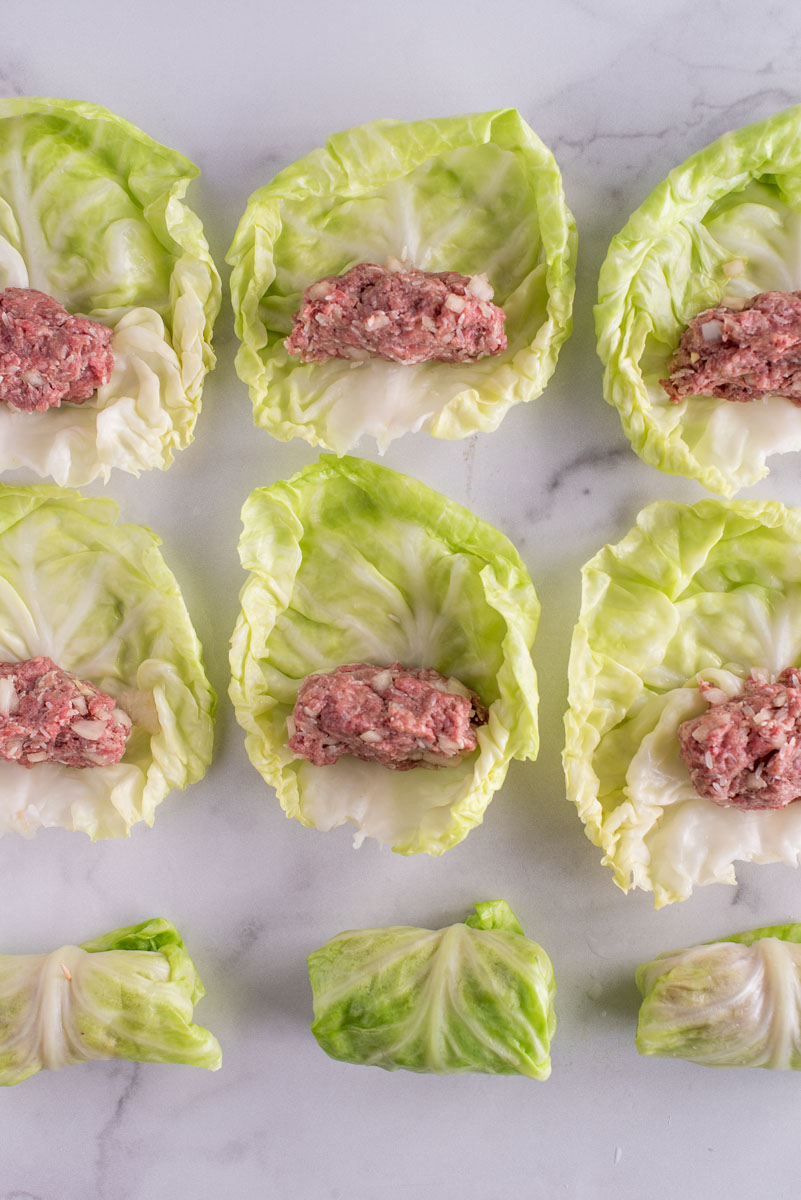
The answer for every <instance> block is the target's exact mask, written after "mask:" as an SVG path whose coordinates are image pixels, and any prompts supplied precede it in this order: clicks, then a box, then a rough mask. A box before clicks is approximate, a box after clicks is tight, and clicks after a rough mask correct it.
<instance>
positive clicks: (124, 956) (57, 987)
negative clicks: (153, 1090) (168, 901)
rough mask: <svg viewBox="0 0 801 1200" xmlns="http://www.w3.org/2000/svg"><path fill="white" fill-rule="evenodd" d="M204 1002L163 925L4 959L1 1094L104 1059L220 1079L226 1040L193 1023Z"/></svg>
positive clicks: (0, 977)
mask: <svg viewBox="0 0 801 1200" xmlns="http://www.w3.org/2000/svg"><path fill="white" fill-rule="evenodd" d="M204 992H205V989H204V987H203V984H202V983H201V981H200V978H199V976H198V973H197V971H196V970H195V966H194V964H193V962H192V960H191V958H190V957H189V955H188V954H187V952H186V949H185V948H184V943H183V941H182V939H181V936H180V934H179V933H178V931H177V929H175V927H174V926H173V925H171V924H170V922H169V921H165V920H162V919H154V920H151V921H144V922H142V924H140V925H131V926H128V927H127V928H125V929H115V930H114V931H113V933H108V934H106V935H105V936H104V937H101V938H97V939H95V940H94V941H91V942H84V943H83V945H81V946H61V947H59V948H58V949H57V950H53V951H52V952H51V953H50V954H0V1086H3V1087H8V1086H11V1085H12V1084H15V1083H22V1082H23V1080H25V1079H29V1078H30V1076H31V1075H35V1074H36V1072H37V1071H41V1070H43V1069H49V1070H51V1071H55V1070H59V1069H60V1068H61V1067H67V1066H70V1065H72V1064H73V1063H81V1062H90V1061H92V1060H93V1059H102V1058H129V1059H134V1060H136V1061H137V1062H157V1063H168V1062H169V1063H186V1064H188V1065H190V1066H195V1067H208V1068H209V1069H210V1070H212V1071H216V1070H217V1069H218V1068H219V1067H220V1066H221V1065H222V1053H221V1051H220V1047H219V1044H218V1042H217V1039H216V1038H215V1037H214V1036H213V1035H212V1034H211V1033H209V1031H208V1030H207V1029H203V1027H202V1026H200V1025H194V1024H193V1023H192V1014H193V1006H194V1005H195V1004H196V1003H197V1002H198V1000H200V998H201V996H203V994H204Z"/></svg>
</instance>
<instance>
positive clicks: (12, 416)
mask: <svg viewBox="0 0 801 1200" xmlns="http://www.w3.org/2000/svg"><path fill="white" fill-rule="evenodd" d="M197 173H198V171H197V167H195V166H194V165H193V164H192V163H191V162H189V160H188V159H186V158H184V157H183V155H181V154H177V153H176V152H175V151H174V150H168V149H166V148H165V147H164V146H160V145H159V144H158V143H157V142H154V141H153V140H152V138H149V137H147V136H146V134H144V133H142V132H141V130H139V129H137V128H135V126H133V125H130V124H129V123H128V122H127V121H123V120H122V119H121V118H120V117H117V116H115V115H114V114H113V113H111V112H109V111H108V110H107V109H104V108H99V107H97V106H96V105H94V104H84V103H80V102H75V101H69V100H49V99H33V98H27V97H23V98H12V99H6V100H0V289H4V288H7V287H19V288H37V289H38V290H39V291H42V292H46V293H48V295H50V296H53V297H55V299H56V300H58V301H59V302H60V303H61V304H63V305H64V306H65V307H66V308H67V309H68V310H69V311H70V312H72V313H74V314H80V315H81V316H85V317H90V318H92V319H93V320H96V321H101V322H102V323H103V324H104V325H108V326H109V327H110V328H111V329H112V330H113V337H112V342H111V349H112V352H113V355H114V370H113V372H112V375H111V378H110V379H109V381H108V383H106V384H103V385H102V386H101V387H100V388H99V389H98V391H97V393H96V395H95V396H93V397H91V398H90V399H89V400H87V401H86V402H85V403H84V404H81V405H76V404H69V403H64V404H62V405H61V406H60V407H58V408H51V409H49V410H48V411H47V412H41V413H39V412H34V413H25V412H17V411H15V410H14V409H12V408H9V407H8V406H7V405H4V404H3V405H0V470H9V469H11V468H13V467H27V468H30V469H32V470H33V471H35V472H36V473H37V474H38V475H44V476H47V475H49V476H52V477H53V478H54V479H55V480H56V482H57V483H60V484H65V485H68V486H70V487H77V486H80V485H82V484H85V483H88V482H89V481H90V480H92V479H95V478H96V477H97V476H102V478H104V479H107V478H108V476H109V472H110V471H111V469H112V468H113V467H117V468H120V469H121V470H123V471H128V472H131V473H133V474H134V475H138V474H139V473H140V471H143V470H148V469H149V468H152V467H159V468H161V469H164V468H166V467H168V466H169V465H170V463H171V462H172V460H173V455H174V451H175V450H178V449H182V448H183V447H184V446H186V445H187V444H188V443H189V442H190V441H191V440H192V437H193V430H194V427H195V421H196V419H197V414H198V411H199V409H200V396H201V388H202V384H203V377H204V375H205V374H206V372H207V371H208V370H209V369H210V368H211V367H212V366H213V364H214V356H213V354H212V351H211V331H212V326H213V323H214V318H215V317H216V315H217V311H218V309H219V306H220V281H219V276H218V274H217V271H216V269H215V267H214V264H213V262H212V260H211V256H210V255H209V250H208V246H207V244H206V240H205V238H204V236H203V228H202V226H201V223H200V221H199V219H198V217H197V216H196V215H195V214H194V213H193V212H191V211H190V209H188V208H187V207H186V205H185V204H184V203H183V196H184V194H185V192H186V189H187V186H188V184H189V182H190V181H191V180H192V179H193V178H194V177H195V176H196V175H197Z"/></svg>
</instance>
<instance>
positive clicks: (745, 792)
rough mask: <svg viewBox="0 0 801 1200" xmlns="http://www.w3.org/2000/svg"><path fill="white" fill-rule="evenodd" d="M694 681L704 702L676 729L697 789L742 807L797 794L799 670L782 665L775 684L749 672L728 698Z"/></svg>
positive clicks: (776, 803)
mask: <svg viewBox="0 0 801 1200" xmlns="http://www.w3.org/2000/svg"><path fill="white" fill-rule="evenodd" d="M699 686H700V690H701V692H702V694H703V695H705V696H706V697H707V699H709V700H710V706H709V708H708V709H707V711H706V712H704V713H701V715H700V716H698V717H693V718H692V720H689V721H685V722H683V724H681V725H680V726H679V731H678V733H679V745H680V747H681V753H682V756H683V758H684V761H685V762H686V764H687V768H688V770H689V772H690V778H691V780H692V783H693V787H694V788H695V790H696V791H697V792H698V794H699V795H700V796H705V797H707V799H709V800H714V801H715V803H716V804H721V805H723V806H728V805H734V806H736V807H737V808H746V809H767V808H785V807H786V806H787V805H788V804H792V803H793V801H795V800H799V799H801V670H799V669H798V668H796V667H787V668H786V670H784V671H782V673H781V675H779V677H778V679H777V680H776V682H775V683H768V682H767V681H766V680H765V678H764V677H761V678H760V677H759V676H758V675H756V674H753V673H752V674H751V675H749V677H748V679H747V680H746V681H745V688H744V689H743V691H742V692H741V694H740V695H739V696H735V697H734V698H733V699H728V698H727V697H726V695H725V693H724V692H721V691H720V690H719V689H717V688H714V687H712V686H711V685H710V684H708V683H704V682H703V681H702V682H701V683H700V685H699Z"/></svg>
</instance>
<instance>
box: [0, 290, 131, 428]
mask: <svg viewBox="0 0 801 1200" xmlns="http://www.w3.org/2000/svg"><path fill="white" fill-rule="evenodd" d="M110 341H111V330H110V329H109V328H108V326H107V325H101V324H100V322H99V321H90V320H88V319H86V318H85V317H73V316H71V314H70V313H68V312H67V310H66V308H64V307H63V306H62V305H61V304H59V303H58V301H57V300H54V299H53V298H52V296H47V295H45V293H44V292H37V291H36V290H35V289H33V288H6V290H5V291H4V292H0V400H3V401H5V403H6V404H8V405H9V406H10V407H11V408H16V409H18V410H20V411H21V412H46V411H47V409H48V408H53V407H56V406H58V405H59V404H61V402H62V400H69V401H70V403H72V404H83V402H84V401H85V400H88V399H89V397H90V396H92V395H93V394H94V393H95V392H96V391H97V389H98V388H99V387H100V385H101V384H103V383H108V381H109V378H110V377H111V371H112V368H113V366H114V358H113V355H112V353H111V349H110V347H109V343H110Z"/></svg>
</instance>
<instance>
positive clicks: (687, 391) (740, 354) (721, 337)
mask: <svg viewBox="0 0 801 1200" xmlns="http://www.w3.org/2000/svg"><path fill="white" fill-rule="evenodd" d="M659 382H660V384H661V385H662V387H663V388H664V389H665V391H666V392H667V393H668V395H669V397H670V399H671V400H672V401H674V402H675V403H678V402H679V401H680V400H681V399H683V398H684V397H685V396H717V397H718V398H720V399H722V400H734V401H738V402H740V403H743V402H747V401H749V400H756V399H758V398H759V397H761V396H785V397H786V398H787V399H789V400H792V401H793V403H794V404H801V292H760V293H759V295H757V296H752V297H751V299H750V300H748V301H746V303H745V304H744V305H743V307H742V309H733V308H730V307H727V306H726V305H719V306H718V307H717V308H708V309H706V310H705V311H704V312H702V313H699V314H698V316H697V317H694V318H693V319H692V321H691V322H690V324H689V325H688V326H687V328H686V329H685V331H684V333H683V334H682V335H681V341H680V342H679V348H678V350H677V352H676V354H675V356H674V358H673V360H672V361H671V363H670V378H668V379H660V381H659Z"/></svg>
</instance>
